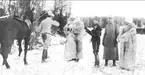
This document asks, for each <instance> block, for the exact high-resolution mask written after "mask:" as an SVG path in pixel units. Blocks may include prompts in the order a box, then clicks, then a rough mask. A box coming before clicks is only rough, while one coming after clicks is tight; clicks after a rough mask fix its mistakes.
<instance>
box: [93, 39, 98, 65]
mask: <svg viewBox="0 0 145 75" xmlns="http://www.w3.org/2000/svg"><path fill="white" fill-rule="evenodd" d="M99 45H100V41H99V40H98V41H97V40H93V41H92V47H93V53H94V56H95V66H96V65H99V55H98V52H99Z"/></svg>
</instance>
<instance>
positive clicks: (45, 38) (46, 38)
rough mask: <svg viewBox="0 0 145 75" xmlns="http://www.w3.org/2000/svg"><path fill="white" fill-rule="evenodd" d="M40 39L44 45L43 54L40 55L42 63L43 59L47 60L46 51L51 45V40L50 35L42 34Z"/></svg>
mask: <svg viewBox="0 0 145 75" xmlns="http://www.w3.org/2000/svg"><path fill="white" fill-rule="evenodd" d="M42 39H43V44H44V47H43V53H42V61H44V60H45V59H47V50H48V48H49V46H50V44H51V40H52V38H51V34H48V33H43V34H42Z"/></svg>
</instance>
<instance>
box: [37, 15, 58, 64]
mask: <svg viewBox="0 0 145 75" xmlns="http://www.w3.org/2000/svg"><path fill="white" fill-rule="evenodd" d="M53 17H54V15H53V13H52V12H50V13H47V12H44V13H43V14H42V15H41V17H40V18H41V22H40V25H39V27H38V28H37V30H36V31H37V32H40V33H41V34H42V39H43V43H44V47H43V52H42V62H45V61H46V59H47V58H48V56H47V49H48V48H49V46H50V44H51V40H52V39H51V26H52V25H55V26H59V23H58V22H57V21H54V20H53V19H52V18H53Z"/></svg>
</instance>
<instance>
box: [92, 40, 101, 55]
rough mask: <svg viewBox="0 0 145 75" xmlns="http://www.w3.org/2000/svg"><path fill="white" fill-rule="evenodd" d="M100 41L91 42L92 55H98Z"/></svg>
mask: <svg viewBox="0 0 145 75" xmlns="http://www.w3.org/2000/svg"><path fill="white" fill-rule="evenodd" d="M99 45H100V41H92V47H93V53H94V54H98V52H99Z"/></svg>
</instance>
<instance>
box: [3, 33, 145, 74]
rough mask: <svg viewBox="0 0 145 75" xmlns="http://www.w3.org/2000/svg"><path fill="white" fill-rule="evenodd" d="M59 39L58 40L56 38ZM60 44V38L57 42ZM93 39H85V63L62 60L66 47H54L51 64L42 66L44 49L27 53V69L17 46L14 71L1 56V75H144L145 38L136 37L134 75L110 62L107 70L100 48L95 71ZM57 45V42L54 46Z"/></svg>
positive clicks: (10, 57) (143, 36) (50, 51)
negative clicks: (98, 60)
mask: <svg viewBox="0 0 145 75" xmlns="http://www.w3.org/2000/svg"><path fill="white" fill-rule="evenodd" d="M57 37H58V36H57ZM55 40H58V41H59V40H61V39H60V37H59V39H58V38H54V39H53V42H54V41H55ZM89 41H90V36H89V35H85V37H84V38H83V59H81V60H80V61H79V62H78V63H76V62H73V61H71V62H67V61H65V60H64V58H63V54H64V49H65V45H57V44H53V45H52V47H51V48H50V49H49V50H48V53H49V56H50V58H49V60H48V62H47V63H41V54H42V47H40V48H39V49H35V50H32V51H28V55H27V60H28V65H27V66H25V65H24V64H23V56H24V55H23V52H22V55H21V57H18V48H17V46H14V47H13V48H12V49H15V50H12V51H14V52H12V54H10V55H9V58H8V62H9V64H10V66H11V69H6V68H5V66H2V65H1V64H2V57H1V56H0V75H145V46H144V43H145V35H139V34H138V35H137V45H138V48H137V56H136V57H137V58H136V59H137V60H136V67H135V71H134V72H131V71H126V70H122V69H120V68H119V66H118V64H119V63H118V62H117V67H112V66H111V65H112V61H109V66H108V67H104V60H103V59H102V57H103V46H102V45H101V46H100V52H99V55H100V60H101V61H100V63H101V64H100V65H101V66H100V68H96V67H93V65H94V55H93V53H92V46H91V43H90V42H89ZM54 43H55V42H54Z"/></svg>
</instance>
